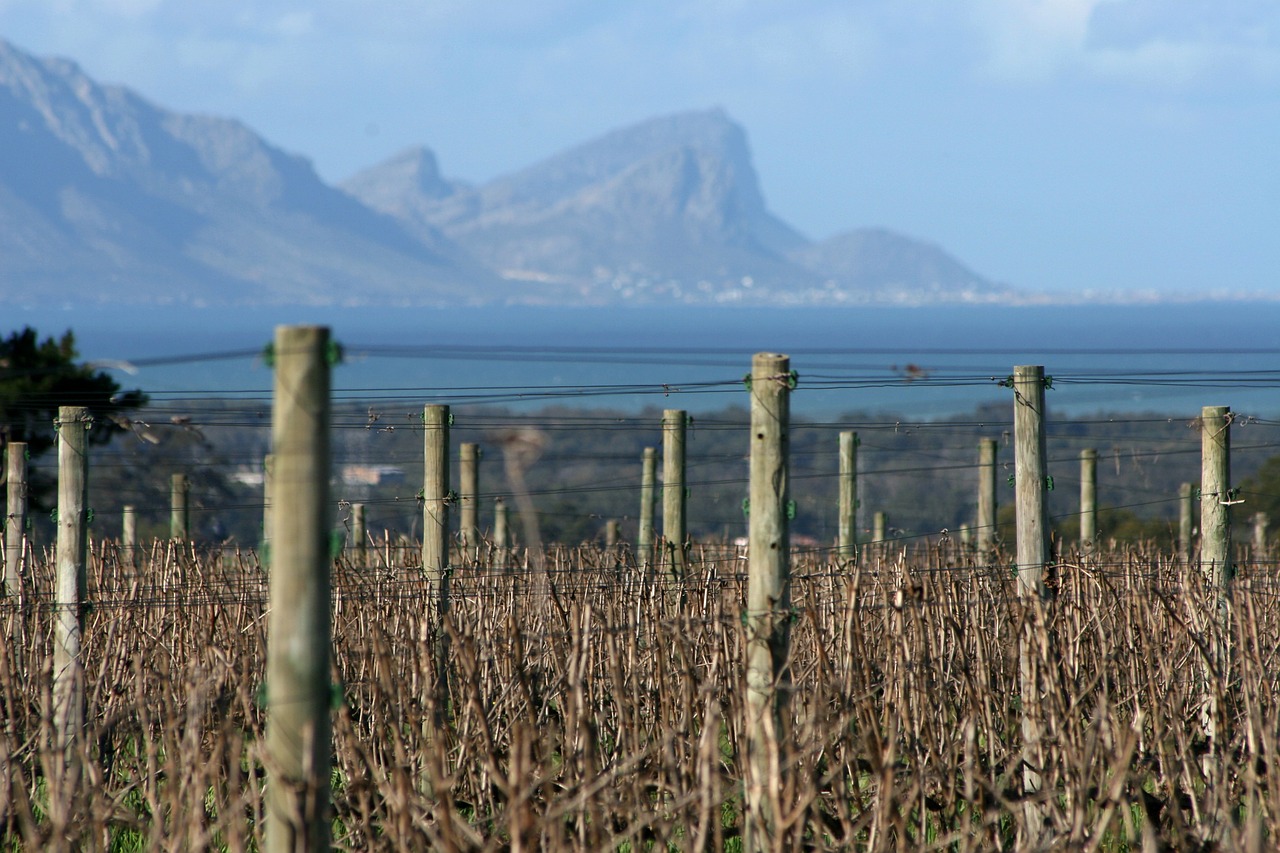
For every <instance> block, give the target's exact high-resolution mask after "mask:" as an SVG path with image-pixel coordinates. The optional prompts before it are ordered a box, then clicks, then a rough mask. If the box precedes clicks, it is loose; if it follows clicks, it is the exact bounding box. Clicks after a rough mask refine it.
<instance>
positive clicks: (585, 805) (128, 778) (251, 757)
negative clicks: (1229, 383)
mask: <svg viewBox="0 0 1280 853" xmlns="http://www.w3.org/2000/svg"><path fill="white" fill-rule="evenodd" d="M375 544H376V545H377V548H376V549H375V551H376V552H377V553H383V554H387V555H391V556H392V557H397V556H398V557H400V558H402V559H401V562H400V563H399V564H396V563H395V562H394V561H392V560H388V561H387V562H388V565H385V566H379V567H378V568H377V569H375V570H367V569H357V568H355V567H352V566H349V565H347V564H345V563H342V564H340V565H339V566H338V567H337V568H336V570H335V572H334V576H333V590H334V592H333V595H334V606H333V619H334V662H335V670H336V671H335V681H336V682H338V683H340V684H341V685H342V696H341V701H340V702H339V703H337V708H336V710H335V712H334V718H333V719H334V735H333V737H334V742H333V755H334V770H335V772H334V777H333V778H334V785H333V798H334V800H333V806H334V809H333V812H334V822H333V837H334V841H335V844H336V845H338V846H339V847H340V848H342V849H373V850H399V849H425V848H427V847H431V848H433V849H443V850H458V851H462V850H468V851H483V850H495V851H496V850H507V849H510V850H517V849H518V850H536V849H546V850H584V851H585V850H601V849H632V850H637V849H655V850H656V849H668V848H671V849H685V850H703V849H724V848H726V847H728V848H733V847H735V846H736V845H738V844H739V843H740V837H741V833H742V831H743V803H742V799H741V794H742V786H741V782H742V775H743V768H742V756H743V746H744V743H743V732H742V728H741V721H742V720H743V719H744V716H743V715H744V711H745V708H744V684H743V677H742V672H743V667H742V659H743V654H744V650H745V641H746V636H745V634H744V629H743V626H742V621H741V614H742V605H743V602H744V600H745V582H746V581H745V577H744V576H743V575H742V574H741V573H740V572H741V569H740V566H741V563H740V561H738V560H737V553H736V550H735V549H734V548H732V547H719V546H715V545H711V544H703V545H699V546H696V547H694V548H693V549H691V551H690V555H689V561H688V571H687V574H686V575H685V577H684V593H685V597H684V601H685V606H684V607H683V609H682V610H681V611H680V612H679V613H677V614H672V613H670V612H669V610H668V607H667V601H668V596H667V595H665V592H666V590H664V589H662V587H661V584H662V579H663V577H664V576H663V575H662V574H661V573H653V574H651V575H648V576H646V575H645V574H644V573H643V572H642V571H641V570H640V569H638V568H637V567H636V566H634V565H625V564H624V565H622V566H621V567H619V565H618V561H617V556H616V554H614V553H606V552H604V551H601V550H596V549H592V548H573V549H567V548H554V549H551V551H550V552H549V553H548V554H547V558H546V560H545V563H544V565H545V567H546V569H545V571H543V572H541V573H540V574H539V575H537V576H534V575H532V574H531V572H530V571H528V570H526V571H517V572H513V571H511V570H510V567H509V566H508V565H504V564H501V563H493V562H488V561H486V559H485V558H484V557H483V556H482V558H481V559H480V560H478V561H476V562H475V563H474V565H472V566H470V567H468V568H467V570H466V571H459V572H457V573H456V574H455V576H454V578H453V586H452V588H451V591H450V595H451V599H452V606H451V608H450V610H449V611H448V612H447V614H445V615H444V616H443V617H442V618H443V624H442V625H440V628H441V629H442V630H443V631H444V633H445V635H446V636H448V638H449V643H448V648H449V649H450V657H449V659H448V660H447V661H446V662H445V664H446V665H447V668H448V670H449V676H450V677H449V678H448V679H447V680H444V681H441V680H439V679H437V678H436V677H435V674H436V673H437V671H438V666H439V665H440V662H438V661H437V660H435V659H434V655H435V649H436V648H437V646H436V644H434V643H432V642H423V641H422V637H423V636H424V630H425V632H426V633H425V636H427V637H431V636H434V635H435V634H434V628H433V627H432V624H431V620H433V619H436V618H437V617H436V615H435V614H434V612H433V611H432V610H431V609H430V608H428V607H426V606H425V596H426V595H427V591H428V588H429V580H428V579H427V578H425V577H424V575H423V573H422V571H421V567H420V566H419V565H416V564H406V563H404V562H403V558H404V557H406V556H408V555H412V554H413V549H412V548H405V547H404V546H403V545H397V544H396V543H392V542H379V543H375ZM91 553H92V555H93V556H92V559H91V561H90V577H89V588H88V597H87V603H88V604H89V610H88V613H87V614H86V620H85V633H84V637H85V660H84V663H85V673H86V688H87V690H86V709H87V715H86V736H85V737H84V738H83V739H82V740H81V741H80V742H79V745H78V747H77V748H78V750H79V753H78V755H77V758H78V762H77V763H78V765H79V766H80V767H81V768H82V774H81V775H80V776H79V777H78V778H72V777H67V778H60V777H58V776H57V775H56V774H54V773H53V772H52V770H53V768H54V767H55V765H56V758H57V755H58V752H57V740H56V735H55V732H54V729H53V726H52V722H51V700H50V697H51V679H52V674H51V673H52V667H51V656H52V645H51V636H52V620H53V617H54V610H53V609H52V606H51V599H50V596H49V593H48V592H47V590H50V589H51V584H52V566H51V564H50V561H49V559H48V555H45V556H44V558H43V559H41V558H40V555H35V559H33V560H32V567H31V568H32V581H33V588H34V589H35V590H38V591H41V592H40V593H39V594H37V595H33V596H31V597H30V598H29V601H30V606H29V607H28V608H27V609H25V610H24V609H22V608H19V607H17V606H14V605H10V604H8V603H6V604H5V605H4V607H5V609H4V610H3V611H0V621H3V628H4V637H5V639H4V641H3V643H0V703H3V719H4V731H3V734H2V736H0V819H2V820H3V833H4V835H5V841H6V842H7V844H8V845H9V849H15V848H25V849H58V848H61V849H75V848H87V849H106V848H108V847H109V846H110V845H111V844H113V843H114V844H116V845H118V846H125V847H127V846H129V845H133V846H134V847H136V848H142V847H145V848H146V849H155V850H189V849H195V848H209V847H212V848H214V849H225V850H246V849H254V848H258V847H260V846H261V844H262V841H263V839H262V827H263V815H264V809H265V800H264V791H263V786H264V778H265V772H266V770H267V767H266V765H265V755H264V750H263V748H262V734H263V710H262V708H261V707H260V704H259V701H258V688H259V685H260V684H261V683H262V681H263V667H264V648H265V646H264V643H265V628H264V619H263V611H264V608H265V600H266V599H265V595H266V584H265V576H264V574H263V572H262V571H261V569H260V568H259V567H258V565H257V563H256V562H255V561H254V560H253V559H252V558H251V557H250V556H249V555H245V554H242V553H230V552H222V553H219V552H202V551H197V550H193V549H192V548H190V547H189V546H184V547H182V548H174V549H165V548H159V547H156V548H151V549H150V550H149V551H147V552H146V553H145V554H143V555H142V556H141V557H140V565H139V568H138V569H137V570H136V571H135V570H133V569H130V568H129V567H128V566H126V565H124V564H122V563H121V562H120V561H118V560H117V557H116V553H115V549H114V548H113V547H104V546H102V545H96V546H95V547H94V548H93V549H92V552H91ZM481 554H482V555H484V554H489V555H492V554H494V549H491V548H486V549H482V551H481ZM992 565H994V566H997V567H998V566H1005V567H1006V568H1004V569H1000V568H992V567H991V566H992ZM1008 565H1009V563H1008V561H1007V558H1005V557H1003V556H1002V555H997V559H996V560H994V561H993V562H992V563H991V564H988V563H987V562H986V561H985V560H984V561H983V562H982V563H981V564H978V563H977V562H976V561H975V560H974V559H973V558H972V556H971V555H970V554H968V553H967V552H965V551H963V550H962V549H961V548H959V546H958V545H956V544H954V543H950V542H948V543H945V544H942V545H938V546H935V547H929V548H925V547H921V548H919V549H916V550H912V551H908V552H906V553H905V555H903V556H902V557H901V558H900V559H899V558H898V555H895V557H894V559H893V560H891V561H885V560H877V559H868V560H867V561H866V562H865V564H864V565H862V566H861V567H860V566H858V565H854V564H850V563H849V562H848V561H840V560H836V559H834V553H833V559H832V561H830V562H824V561H822V560H818V559H814V558H813V556H812V555H808V556H801V555H797V556H796V559H795V562H794V565H793V574H792V603H793V608H794V612H795V614H796V615H795V617H794V621H793V624H792V629H791V656H790V660H789V667H790V670H791V673H792V677H793V681H794V684H795V692H794V694H793V695H792V701H791V703H790V704H789V706H788V711H787V713H788V714H789V718H788V723H789V724H790V725H791V727H792V741H793V748H792V749H791V750H790V751H789V752H788V753H787V760H788V761H789V762H790V766H789V767H787V768H786V770H787V771H788V772H786V773H784V774H782V778H784V779H785V780H786V783H785V786H784V787H783V788H782V789H780V790H777V791H774V792H772V794H771V795H772V796H773V797H774V803H775V806H776V808H777V810H778V811H777V814H778V816H779V817H778V819H779V823H780V825H781V826H782V827H783V828H784V829H785V830H786V834H787V836H788V837H789V838H790V839H791V843H793V844H794V845H796V846H797V847H798V848H801V849H808V850H843V849H850V848H852V849H861V850H901V849H924V850H927V849H937V850H957V851H977V850H991V849H1010V850H1021V849H1027V850H1029V849H1036V848H1035V847H1034V846H1033V845H1032V844H1031V842H1027V841H1024V840H1022V839H1025V834H1023V833H1021V832H1020V827H1019V821H1020V820H1021V819H1022V817H1021V816H1022V815H1023V814H1024V809H1023V807H1022V806H1023V803H1024V799H1025V796H1026V795H1025V794H1024V792H1023V790H1022V788H1021V780H1022V778H1023V774H1022V766H1023V765H1022V762H1023V760H1024V755H1023V751H1022V746H1021V736H1020V720H1021V710H1020V708H1019V707H1018V702H1017V697H1018V695H1019V690H1018V678H1019V664H1018V654H1017V649H1018V643H1017V638H1018V632H1019V630H1020V626H1022V625H1024V624H1025V621H1024V619H1023V616H1022V608H1024V607H1025V606H1028V605H1027V603H1026V602H1023V601H1020V600H1019V598H1018V596H1017V594H1016V590H1015V578H1014V576H1013V574H1012V572H1011V571H1009V569H1008V568H1007V566H1008ZM535 581H539V582H535ZM544 584H545V590H544V589H543V586H544ZM1276 591H1277V590H1276V588H1275V581H1274V579H1272V578H1271V577H1268V576H1265V575H1262V574H1260V573H1257V574H1255V573H1254V572H1253V571H1252V570H1251V567H1250V566H1249V564H1247V563H1245V564H1243V565H1242V567H1241V573H1240V574H1239V576H1238V577H1237V578H1236V582H1235V584H1234V585H1233V587H1232V588H1231V591H1230V607H1231V613H1232V614H1233V618H1232V619H1231V621H1230V622H1229V623H1228V624H1227V625H1224V624H1223V623H1222V622H1221V620H1219V619H1218V618H1216V616H1217V614H1218V612H1219V610H1218V603H1219V600H1218V596H1219V595H1220V590H1218V589H1216V588H1213V587H1211V586H1210V585H1209V584H1207V583H1206V582H1205V581H1204V580H1203V579H1202V577H1201V576H1200V575H1199V574H1198V573H1197V572H1194V571H1191V572H1188V571H1187V570H1186V568H1184V567H1183V566H1182V564H1181V563H1180V561H1179V560H1177V559H1176V558H1175V557H1174V556H1173V555H1168V554H1161V553H1156V552H1155V551H1154V550H1153V549H1150V548H1145V547H1137V548H1129V549H1126V550H1124V551H1111V552H1108V551H1106V550H1104V549H1098V550H1095V551H1093V552H1091V553H1090V554H1089V557H1088V560H1083V561H1076V560H1073V559H1072V558H1071V555H1067V556H1066V557H1065V558H1064V559H1063V561H1062V564H1061V570H1060V576H1059V578H1058V589H1057V594H1056V595H1055V596H1053V597H1052V598H1050V599H1049V600H1047V601H1046V602H1044V604H1043V620H1042V621H1041V622H1040V625H1041V626H1042V628H1041V633H1040V634H1038V635H1037V642H1036V643H1035V644H1034V646H1033V647H1032V649H1031V657H1032V659H1033V661H1034V665H1035V668H1036V677H1037V679H1038V680H1039V683H1040V684H1041V685H1042V688H1043V694H1042V695H1043V701H1042V708H1041V716H1042V720H1043V726H1044V732H1045V736H1044V738H1043V740H1042V741H1041V751H1042V757H1041V759H1040V760H1041V762H1042V766H1041V767H1040V779H1041V786H1040V790H1039V792H1038V793H1037V794H1036V795H1035V796H1036V797H1037V802H1038V803H1039V804H1040V813H1041V814H1042V815H1043V818H1044V821H1045V827H1044V833H1045V835H1044V839H1045V840H1044V841H1043V842H1042V843H1043V844H1044V845H1047V846H1051V847H1054V848H1057V849H1064V848H1065V849H1079V850H1124V849H1130V850H1136V849H1157V848H1158V847H1159V846H1160V845H1166V846H1167V847H1168V848H1169V849H1195V848H1197V847H1198V846H1199V845H1201V844H1202V843H1203V842H1204V841H1205V840H1206V839H1211V838H1213V839H1218V840H1219V842H1220V843H1221V844H1222V845H1223V846H1224V849H1262V848H1264V847H1268V846H1271V845H1273V844H1274V843H1275V839H1277V838H1280V786H1276V785H1274V784H1270V774H1271V768H1272V767H1273V766H1274V762H1275V761H1276V750H1277V743H1276V738H1277V732H1280V709H1278V706H1277V701H1276V696H1277V690H1276V687H1277V683H1276V676H1275V673H1276V672H1280V661H1277V659H1276V658H1277V650H1278V649H1280V597H1277V596H1276V594H1275V593H1276ZM1224 632H1225V633H1224ZM1220 647H1225V648H1229V649H1230V650H1231V657H1230V660H1229V661H1228V663H1227V665H1226V666H1223V667H1218V668H1217V670H1215V671H1211V672H1210V675H1209V678H1210V683H1209V684H1208V685H1207V688H1208V689H1210V690H1212V692H1213V695H1214V696H1215V697H1216V708H1217V714H1218V720H1217V724H1218V729H1217V731H1218V732H1219V735H1220V743H1218V744H1216V745H1215V750H1214V751H1215V754H1216V755H1217V756H1219V761H1218V763H1217V766H1216V770H1215V778H1214V779H1213V780H1211V781H1212V784H1208V782H1209V781H1210V780H1207V779H1206V778H1205V776H1204V771H1203V762H1202V761H1201V757H1202V754H1203V752H1204V751H1205V747H1206V745H1205V744H1204V742H1203V741H1202V739H1201V735H1200V727H1199V719H1200V713H1201V706H1202V699H1203V695H1204V694H1203V691H1204V689H1205V688H1206V685H1205V684H1204V675H1203V672H1204V671H1205V669H1204V666H1203V663H1204V661H1205V660H1206V658H1207V657H1208V656H1209V650H1211V649H1214V648H1220ZM1051 650H1052V651H1051ZM444 708H447V709H448V713H447V714H445V713H440V711H441V710H443V709H444ZM437 719H441V720H445V721H446V722H445V724H444V728H442V729H439V730H432V729H431V728H430V725H431V721H433V720H437ZM55 802H56V803H59V804H60V806H61V807H60V808H57V809H53V808H51V804H53V803H55ZM1222 815H1226V816H1228V817H1227V819H1226V820H1225V821H1223V820H1222V818H1221V817H1220V816H1222ZM1040 849H1044V848H1043V847H1041V848H1040Z"/></svg>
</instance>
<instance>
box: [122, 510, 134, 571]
mask: <svg viewBox="0 0 1280 853" xmlns="http://www.w3.org/2000/svg"><path fill="white" fill-rule="evenodd" d="M120 564H121V565H122V566H127V567H128V568H129V570H130V571H133V570H134V569H136V568H138V512H137V510H136V508H135V507H134V506H133V504H125V506H124V508H123V510H122V511H121V517H120Z"/></svg>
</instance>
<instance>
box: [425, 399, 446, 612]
mask: <svg viewBox="0 0 1280 853" xmlns="http://www.w3.org/2000/svg"><path fill="white" fill-rule="evenodd" d="M422 424H423V428H424V429H423V462H422V468H423V470H422V481H423V486H422V570H423V571H424V572H425V573H426V576H427V583H428V585H429V587H430V594H431V597H432V598H433V599H434V600H435V601H436V603H437V607H438V609H439V610H440V612H441V613H443V612H444V611H445V610H447V609H448V601H449V505H448V495H449V407H448V406H439V405H435V406H427V407H426V408H424V409H423V410H422Z"/></svg>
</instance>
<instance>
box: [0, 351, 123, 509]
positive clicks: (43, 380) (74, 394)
mask: <svg viewBox="0 0 1280 853" xmlns="http://www.w3.org/2000/svg"><path fill="white" fill-rule="evenodd" d="M78 358H79V353H78V352H77V351H76V344H75V336H74V335H73V334H72V333H71V332H70V331H68V332H66V333H65V334H64V335H63V336H62V337H61V338H60V339H57V340H55V339H54V338H51V337H50V338H45V339H44V340H43V341H41V340H40V337H39V335H38V334H37V333H36V331H35V329H32V328H31V327H29V326H28V327H26V328H24V329H23V330H22V331H20V332H14V333H13V334H11V335H10V336H9V337H8V338H5V339H4V340H2V341H0V438H2V439H3V442H4V443H5V444H8V443H9V442H15V441H21V442H26V444H27V450H28V452H29V453H30V455H31V456H32V457H33V458H34V457H37V456H39V455H41V454H43V453H46V452H48V451H49V450H50V449H51V448H52V447H53V446H54V442H55V440H56V435H57V434H56V431H55V426H54V421H55V419H56V418H57V415H58V407H59V406H84V407H85V408H87V409H88V410H89V414H90V416H91V417H92V418H93V429H91V430H90V431H89V440H90V442H92V443H94V444H104V443H106V442H107V441H109V440H110V439H111V436H112V435H113V434H115V433H117V432H119V431H120V430H121V429H123V428H124V427H125V426H126V425H127V424H128V419H127V416H126V413H127V412H129V411H132V410H134V409H137V408H139V407H140V406H143V405H145V404H146V402H147V397H146V395H145V394H143V393H142V392H141V391H139V390H133V391H124V390H122V389H121V387H120V385H119V383H117V382H116V381H115V380H114V379H112V378H111V376H109V375H108V374H107V373H105V372H103V371H101V370H96V369H95V368H94V367H93V366H92V365H85V364H80V363H79V362H78ZM34 485H35V487H36V492H37V495H36V496H37V497H38V493H39V492H40V491H42V485H41V484H34Z"/></svg>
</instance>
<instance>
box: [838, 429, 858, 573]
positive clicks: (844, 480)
mask: <svg viewBox="0 0 1280 853" xmlns="http://www.w3.org/2000/svg"><path fill="white" fill-rule="evenodd" d="M839 512H840V518H839V520H838V522H837V527H838V531H839V532H838V536H839V539H838V540H837V544H836V553H837V554H838V555H839V557H840V559H841V560H845V561H848V560H853V559H855V558H856V557H857V549H858V434H857V433H856V432H842V433H840V500H839Z"/></svg>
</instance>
